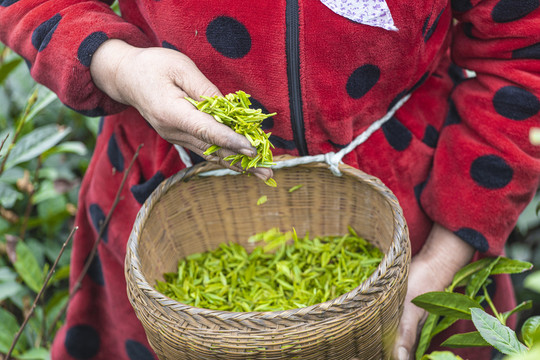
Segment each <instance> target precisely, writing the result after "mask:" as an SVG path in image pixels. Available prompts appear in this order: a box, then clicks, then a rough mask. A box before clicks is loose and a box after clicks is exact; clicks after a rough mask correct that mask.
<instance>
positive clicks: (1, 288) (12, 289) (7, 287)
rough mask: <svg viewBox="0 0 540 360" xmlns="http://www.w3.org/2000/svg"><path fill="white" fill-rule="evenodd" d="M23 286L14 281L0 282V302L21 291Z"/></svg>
mask: <svg viewBox="0 0 540 360" xmlns="http://www.w3.org/2000/svg"><path fill="white" fill-rule="evenodd" d="M23 290H24V287H23V286H22V285H21V284H19V283H18V282H16V281H9V282H5V283H0V302H2V301H4V300H5V299H7V298H9V297H12V296H13V295H16V294H18V293H19V292H21V291H23Z"/></svg>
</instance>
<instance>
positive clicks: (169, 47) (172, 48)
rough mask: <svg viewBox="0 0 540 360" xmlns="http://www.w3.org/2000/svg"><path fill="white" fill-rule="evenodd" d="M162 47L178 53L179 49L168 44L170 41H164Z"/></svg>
mask: <svg viewBox="0 0 540 360" xmlns="http://www.w3.org/2000/svg"><path fill="white" fill-rule="evenodd" d="M161 46H162V47H164V48H166V49H171V50H176V51H178V48H177V47H176V46H174V45H173V44H171V43H170V42H168V41H163V42H162V43H161Z"/></svg>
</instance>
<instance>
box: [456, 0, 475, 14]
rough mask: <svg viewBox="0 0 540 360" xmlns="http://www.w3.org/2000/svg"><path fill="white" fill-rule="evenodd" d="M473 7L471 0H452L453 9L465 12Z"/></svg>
mask: <svg viewBox="0 0 540 360" xmlns="http://www.w3.org/2000/svg"><path fill="white" fill-rule="evenodd" d="M470 9H472V4H471V0H452V10H454V11H457V12H465V11H467V10H470Z"/></svg>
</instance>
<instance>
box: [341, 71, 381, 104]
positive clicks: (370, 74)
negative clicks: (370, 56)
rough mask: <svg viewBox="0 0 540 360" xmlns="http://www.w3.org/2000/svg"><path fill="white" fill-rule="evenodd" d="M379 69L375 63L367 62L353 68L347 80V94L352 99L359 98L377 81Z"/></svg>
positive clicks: (379, 74) (379, 73)
mask: <svg viewBox="0 0 540 360" xmlns="http://www.w3.org/2000/svg"><path fill="white" fill-rule="evenodd" d="M380 76H381V71H380V70H379V68H378V67H377V66H375V65H371V64H367V65H363V66H360V67H359V68H358V69H356V70H354V71H353V73H352V74H351V76H349V80H347V85H346V89H347V94H349V96H350V97H352V98H353V99H360V98H361V97H362V96H364V95H366V93H367V92H368V91H369V90H371V88H372V87H373V86H375V84H376V83H377V81H379V78H380Z"/></svg>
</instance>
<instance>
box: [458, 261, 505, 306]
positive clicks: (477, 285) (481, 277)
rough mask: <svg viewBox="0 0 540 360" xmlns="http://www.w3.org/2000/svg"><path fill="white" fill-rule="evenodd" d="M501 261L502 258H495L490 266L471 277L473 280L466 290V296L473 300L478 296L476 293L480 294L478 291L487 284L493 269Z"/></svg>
mask: <svg viewBox="0 0 540 360" xmlns="http://www.w3.org/2000/svg"><path fill="white" fill-rule="evenodd" d="M499 260H500V258H495V259H494V260H493V261H491V262H490V263H489V265H487V266H486V267H485V268H483V269H482V270H480V271H478V272H477V273H476V274H474V275H472V276H471V279H470V280H469V283H468V284H467V287H466V288H465V295H467V296H469V297H471V298H474V297H475V296H476V293H478V290H480V289H481V288H482V286H483V285H484V284H485V282H486V281H487V279H488V277H489V275H490V274H491V271H492V270H493V267H494V266H496V265H497V264H498V263H499Z"/></svg>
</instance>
